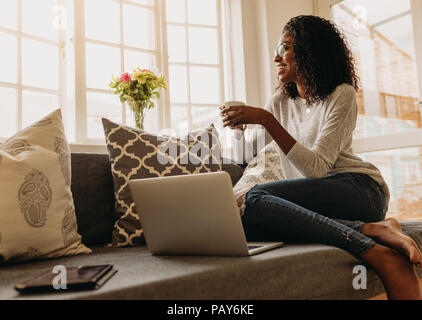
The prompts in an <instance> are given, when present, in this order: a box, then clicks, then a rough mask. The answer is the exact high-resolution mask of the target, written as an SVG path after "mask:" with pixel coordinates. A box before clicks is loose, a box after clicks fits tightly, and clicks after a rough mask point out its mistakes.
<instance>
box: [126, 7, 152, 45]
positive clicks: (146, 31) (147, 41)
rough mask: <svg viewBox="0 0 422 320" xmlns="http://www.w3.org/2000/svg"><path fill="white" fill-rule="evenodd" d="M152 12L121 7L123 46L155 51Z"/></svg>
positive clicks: (139, 8)
mask: <svg viewBox="0 0 422 320" xmlns="http://www.w3.org/2000/svg"><path fill="white" fill-rule="evenodd" d="M154 23H155V22H154V12H153V11H152V10H149V9H145V8H141V7H136V6H131V5H127V4H124V5H123V30H124V40H125V45H127V46H131V47H136V48H143V49H151V50H155V28H154Z"/></svg>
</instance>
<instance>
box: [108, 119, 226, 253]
mask: <svg viewBox="0 0 422 320" xmlns="http://www.w3.org/2000/svg"><path fill="white" fill-rule="evenodd" d="M102 121H103V126H104V133H105V137H106V143H107V150H108V153H109V157H110V163H111V172H112V175H113V180H114V196H115V200H116V203H115V208H116V214H117V221H116V223H115V225H114V230H113V233H112V242H113V245H114V246H117V247H121V246H128V245H129V246H136V245H143V244H145V239H144V238H143V230H142V226H141V223H140V219H139V214H142V212H140V213H139V214H138V212H137V211H136V208H135V204H134V202H133V199H132V195H131V194H130V190H129V185H128V183H129V180H133V179H142V178H153V177H162V176H174V175H182V174H193V173H202V172H215V171H221V168H222V166H221V146H220V141H219V137H218V133H217V130H215V128H214V126H213V125H211V126H210V127H209V128H206V129H202V130H196V131H193V132H190V133H188V134H187V135H186V136H185V137H171V136H166V135H163V136H158V135H154V134H151V133H148V132H146V131H142V130H137V129H134V128H131V127H128V126H123V125H120V124H117V123H114V122H111V121H110V120H107V119H102ZM163 200H164V201H165V195H163Z"/></svg>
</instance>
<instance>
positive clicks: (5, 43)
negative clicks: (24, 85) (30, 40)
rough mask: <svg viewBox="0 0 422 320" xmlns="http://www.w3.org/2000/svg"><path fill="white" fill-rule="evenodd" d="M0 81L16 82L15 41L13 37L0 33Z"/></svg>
mask: <svg viewBox="0 0 422 320" xmlns="http://www.w3.org/2000/svg"><path fill="white" fill-rule="evenodd" d="M0 48H1V59H0V81H5V82H13V83H16V82H17V56H18V54H17V52H18V51H17V40H16V37H15V36H12V35H9V34H7V33H3V32H0Z"/></svg>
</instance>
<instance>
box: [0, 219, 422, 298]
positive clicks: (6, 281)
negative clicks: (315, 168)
mask: <svg viewBox="0 0 422 320" xmlns="http://www.w3.org/2000/svg"><path fill="white" fill-rule="evenodd" d="M407 224H408V222H402V227H403V230H407V228H406V225H407ZM410 229H411V230H413V234H416V233H417V234H418V235H419V236H421V235H422V222H414V223H413V222H412V223H410ZM418 239H420V238H418ZM418 239H415V240H417V241H418ZM418 244H419V245H421V242H418ZM93 250H94V254H93V255H90V256H83V255H82V256H75V257H72V258H59V259H54V260H48V261H40V262H31V263H26V264H16V265H13V266H6V267H0V299H26V298H28V299H130V300H133V299H142V300H147V299H186V300H199V299H208V300H223V299H230V300H250V299H255V300H259V299H271V300H276V299H333V300H335V299H368V298H370V297H373V296H375V295H378V294H381V293H383V292H384V287H383V285H382V283H381V281H380V280H379V278H378V276H377V275H376V273H375V272H374V271H373V270H371V269H369V268H368V269H367V271H368V272H367V289H362V290H356V289H354V288H353V278H354V277H355V276H356V274H353V268H354V267H355V266H357V265H361V264H362V263H361V262H360V261H359V260H357V259H356V258H355V257H353V256H352V255H351V254H349V253H348V252H346V251H344V250H341V249H338V248H335V247H332V246H327V245H321V244H291V243H287V244H286V245H285V246H284V247H282V248H277V249H274V250H271V251H267V252H264V253H261V254H258V255H255V256H251V257H206V256H203V257H201V256H196V257H193V256H185V257H183V256H153V255H151V254H150V253H149V252H148V250H147V248H146V247H145V246H140V247H126V248H112V247H109V248H101V247H97V248H93ZM58 264H61V265H64V266H66V267H72V266H79V265H96V264H113V265H114V266H115V268H116V269H117V271H118V272H117V273H116V274H115V275H114V276H113V277H112V278H111V279H110V280H109V281H108V282H107V283H106V284H105V285H104V286H103V287H102V288H100V289H99V290H96V291H80V292H68V293H61V294H54V293H53V294H51V293H46V294H36V295H33V294H32V295H28V296H27V295H20V294H19V293H18V292H16V291H15V290H14V289H13V288H14V285H15V284H16V283H18V282H21V281H23V280H26V279H29V278H31V277H33V276H35V275H37V274H39V273H41V272H43V271H46V270H52V269H53V267H54V266H55V265H58ZM417 273H418V275H419V277H422V269H417Z"/></svg>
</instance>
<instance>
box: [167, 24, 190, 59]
mask: <svg viewBox="0 0 422 320" xmlns="http://www.w3.org/2000/svg"><path fill="white" fill-rule="evenodd" d="M167 44H168V54H169V61H170V62H186V61H187V59H186V58H187V57H186V28H185V27H180V26H168V28H167Z"/></svg>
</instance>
